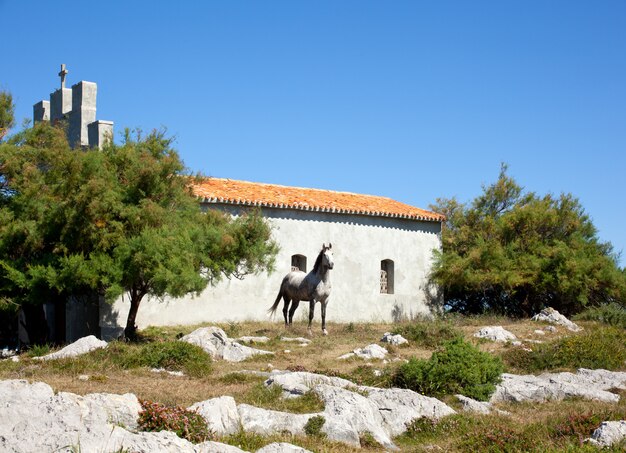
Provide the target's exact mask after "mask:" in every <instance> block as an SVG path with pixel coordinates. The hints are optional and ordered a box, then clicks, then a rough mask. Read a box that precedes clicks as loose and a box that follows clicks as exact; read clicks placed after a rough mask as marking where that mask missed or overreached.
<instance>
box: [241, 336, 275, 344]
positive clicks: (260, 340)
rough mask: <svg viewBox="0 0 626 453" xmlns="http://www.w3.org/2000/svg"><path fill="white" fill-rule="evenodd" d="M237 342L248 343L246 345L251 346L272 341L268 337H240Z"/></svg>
mask: <svg viewBox="0 0 626 453" xmlns="http://www.w3.org/2000/svg"><path fill="white" fill-rule="evenodd" d="M237 341H239V342H240V343H246V344H250V343H267V342H268V341H270V339H269V338H268V337H265V336H263V337H250V336H245V337H239V338H238V339H237Z"/></svg>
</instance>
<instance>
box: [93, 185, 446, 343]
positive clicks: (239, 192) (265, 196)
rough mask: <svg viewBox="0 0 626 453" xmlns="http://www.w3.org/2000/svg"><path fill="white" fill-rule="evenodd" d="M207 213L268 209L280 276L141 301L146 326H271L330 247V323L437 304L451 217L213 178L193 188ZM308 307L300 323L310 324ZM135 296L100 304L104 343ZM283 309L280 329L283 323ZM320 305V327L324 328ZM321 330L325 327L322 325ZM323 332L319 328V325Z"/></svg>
mask: <svg viewBox="0 0 626 453" xmlns="http://www.w3.org/2000/svg"><path fill="white" fill-rule="evenodd" d="M194 192H195V194H196V196H198V197H199V199H200V200H201V204H202V207H203V209H221V210H224V211H226V212H228V213H230V214H231V215H233V216H237V215H240V214H241V213H242V212H245V211H246V210H248V209H251V208H253V207H256V208H259V209H260V210H261V212H262V214H263V216H264V217H265V219H266V220H267V221H268V222H269V223H270V224H271V226H272V235H273V238H274V240H275V241H276V242H277V243H278V245H279V247H280V250H279V252H278V255H277V257H276V266H275V271H274V272H273V273H271V274H268V273H267V272H263V273H260V274H258V275H248V276H246V277H245V278H244V279H243V280H239V279H231V280H228V279H224V280H222V281H221V282H219V283H218V284H217V285H216V286H214V287H209V288H207V289H206V290H205V291H204V292H203V293H202V294H201V295H200V296H195V297H193V296H187V297H184V298H176V299H175V298H165V299H157V298H149V297H145V298H144V300H143V301H142V302H141V306H140V308H139V312H138V315H137V326H138V327H139V328H140V329H141V328H145V327H147V326H150V325H179V324H198V323H209V322H231V321H245V320H257V321H261V320H268V314H267V310H268V308H269V307H270V306H271V305H272V303H273V302H274V300H275V299H276V296H277V294H278V290H279V288H280V284H281V281H282V279H283V277H284V276H285V275H286V274H287V273H288V272H289V271H291V270H293V269H299V270H302V271H304V272H309V271H311V270H312V268H313V263H314V262H315V258H316V257H317V255H318V253H319V251H320V249H321V248H322V244H324V243H326V244H327V243H329V242H330V243H332V250H333V252H334V259H335V265H334V268H333V269H332V270H331V271H329V272H330V278H331V282H332V293H331V295H330V298H329V303H328V311H327V317H326V320H327V321H328V322H341V323H349V322H376V321H379V322H383V321H384V322H391V321H398V320H401V319H410V318H414V317H416V316H420V315H427V314H429V313H430V306H431V305H432V303H433V302H436V301H437V297H438V296H437V291H436V288H432V287H430V286H429V284H428V276H429V273H430V270H431V266H432V262H433V251H434V250H438V249H440V248H441V224H442V220H443V216H442V215H440V214H437V213H434V212H430V211H426V210H423V209H419V208H415V207H413V206H409V205H406V204H404V203H400V202H398V201H394V200H392V199H389V198H385V197H380V196H373V195H359V194H354V193H346V192H335V191H330V190H320V189H305V188H300V187H285V186H280V185H275V184H261V183H253V182H247V181H236V180H230V179H220V178H208V179H206V180H205V181H204V182H202V183H201V184H198V185H196V186H194ZM308 305H309V304H307V303H305V302H303V303H301V304H300V308H299V310H298V312H296V315H295V317H294V321H296V320H300V319H304V318H305V317H306V316H307V314H308ZM129 306H130V304H129V302H128V299H127V298H126V299H125V298H121V299H118V300H117V301H116V302H115V303H114V304H113V305H112V306H111V305H101V307H100V311H101V315H100V328H101V330H102V335H103V337H105V338H106V337H108V336H114V335H116V334H118V333H119V332H121V330H123V326H125V324H126V317H127V314H128V310H129ZM281 310H282V302H281V305H280V306H279V310H278V311H277V315H276V319H275V321H276V322H281V323H282V322H283V318H282V313H281ZM319 311H320V308H319V306H317V307H316V315H315V318H314V329H316V328H319V322H320V312H319ZM316 323H317V324H316ZM316 326H317V327H316Z"/></svg>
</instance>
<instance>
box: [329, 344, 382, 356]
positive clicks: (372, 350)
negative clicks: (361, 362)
mask: <svg viewBox="0 0 626 453" xmlns="http://www.w3.org/2000/svg"><path fill="white" fill-rule="evenodd" d="M386 355H387V350H386V349H385V348H383V347H382V346H379V345H377V344H370V345H367V346H365V347H364V348H357V349H355V350H354V351H352V352H349V353H347V354H344V355H342V356H341V357H339V359H341V360H343V359H348V358H350V357H355V356H356V357H359V358H361V359H365V360H371V359H384V358H385V356H386Z"/></svg>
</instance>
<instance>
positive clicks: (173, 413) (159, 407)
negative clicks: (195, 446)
mask: <svg viewBox="0 0 626 453" xmlns="http://www.w3.org/2000/svg"><path fill="white" fill-rule="evenodd" d="M141 407H142V408H143V410H142V411H141V412H140V413H139V420H138V422H139V429H141V430H142V431H172V432H174V433H176V435H177V436H178V437H182V438H183V439H187V440H188V441H190V442H193V443H199V442H204V441H206V440H210V439H211V438H212V437H213V433H211V432H210V431H209V428H208V427H207V422H206V420H205V419H204V417H203V416H202V415H200V414H199V413H197V412H195V411H190V410H187V409H185V408H183V407H180V406H165V405H163V404H161V403H155V402H151V401H145V400H144V401H141Z"/></svg>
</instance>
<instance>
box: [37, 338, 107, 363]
mask: <svg viewBox="0 0 626 453" xmlns="http://www.w3.org/2000/svg"><path fill="white" fill-rule="evenodd" d="M107 346H108V343H107V342H106V341H103V340H98V339H97V338H96V337H95V336H93V335H89V336H87V337H83V338H80V339H78V340H76V341H75V342H74V343H72V344H69V345H67V346H65V347H64V348H63V349H61V350H59V351H57V352H53V353H51V354H48V355H44V356H41V357H34V358H35V359H37V360H56V359H66V358H69V357H77V356H79V355H83V354H87V353H88V352H91V351H94V350H96V349H102V348H106V347H107Z"/></svg>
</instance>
